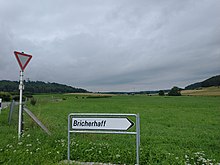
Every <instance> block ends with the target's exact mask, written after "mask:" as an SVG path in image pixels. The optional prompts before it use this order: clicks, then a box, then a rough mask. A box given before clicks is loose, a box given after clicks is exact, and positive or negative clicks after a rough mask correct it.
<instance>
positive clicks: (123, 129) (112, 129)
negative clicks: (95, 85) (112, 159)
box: [67, 113, 140, 165]
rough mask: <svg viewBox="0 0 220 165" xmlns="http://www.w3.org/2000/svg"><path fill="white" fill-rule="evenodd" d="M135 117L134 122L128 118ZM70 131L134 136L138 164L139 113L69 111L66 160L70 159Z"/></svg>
mask: <svg viewBox="0 0 220 165" xmlns="http://www.w3.org/2000/svg"><path fill="white" fill-rule="evenodd" d="M130 117H133V118H134V117H135V118H136V120H135V127H134V129H132V130H129V128H131V127H132V126H133V125H134V122H133V121H131V120H130V119H129V118H130ZM70 133H95V134H124V135H135V136H136V164H137V165H139V152H140V151H139V150H140V117H139V114H112V113H70V114H69V115H68V148H67V160H68V161H70V144H71V138H70Z"/></svg>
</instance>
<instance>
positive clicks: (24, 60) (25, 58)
mask: <svg viewBox="0 0 220 165" xmlns="http://www.w3.org/2000/svg"><path fill="white" fill-rule="evenodd" d="M14 54H15V57H16V59H17V61H18V64H19V66H20V68H21V70H22V72H23V71H24V69H25V68H26V66H27V64H28V63H29V62H30V60H31V58H32V55H29V54H25V53H23V52H22V53H20V52H17V51H14Z"/></svg>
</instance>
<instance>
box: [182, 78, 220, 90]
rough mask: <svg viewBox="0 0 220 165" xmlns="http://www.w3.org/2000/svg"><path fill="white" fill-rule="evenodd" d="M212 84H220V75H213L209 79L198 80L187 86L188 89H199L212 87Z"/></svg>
mask: <svg viewBox="0 0 220 165" xmlns="http://www.w3.org/2000/svg"><path fill="white" fill-rule="evenodd" d="M212 86H220V75H217V76H214V77H211V78H209V79H207V80H204V81H202V82H197V83H194V84H191V85H188V86H187V87H185V89H186V90H193V89H198V88H202V87H212Z"/></svg>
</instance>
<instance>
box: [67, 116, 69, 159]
mask: <svg viewBox="0 0 220 165" xmlns="http://www.w3.org/2000/svg"><path fill="white" fill-rule="evenodd" d="M67 160H68V162H69V161H70V115H69V116H68V148H67Z"/></svg>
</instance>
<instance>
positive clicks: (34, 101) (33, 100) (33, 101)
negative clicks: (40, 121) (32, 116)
mask: <svg viewBox="0 0 220 165" xmlns="http://www.w3.org/2000/svg"><path fill="white" fill-rule="evenodd" d="M36 103H37V100H36V99H35V98H34V97H32V98H31V105H35V104H36Z"/></svg>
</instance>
